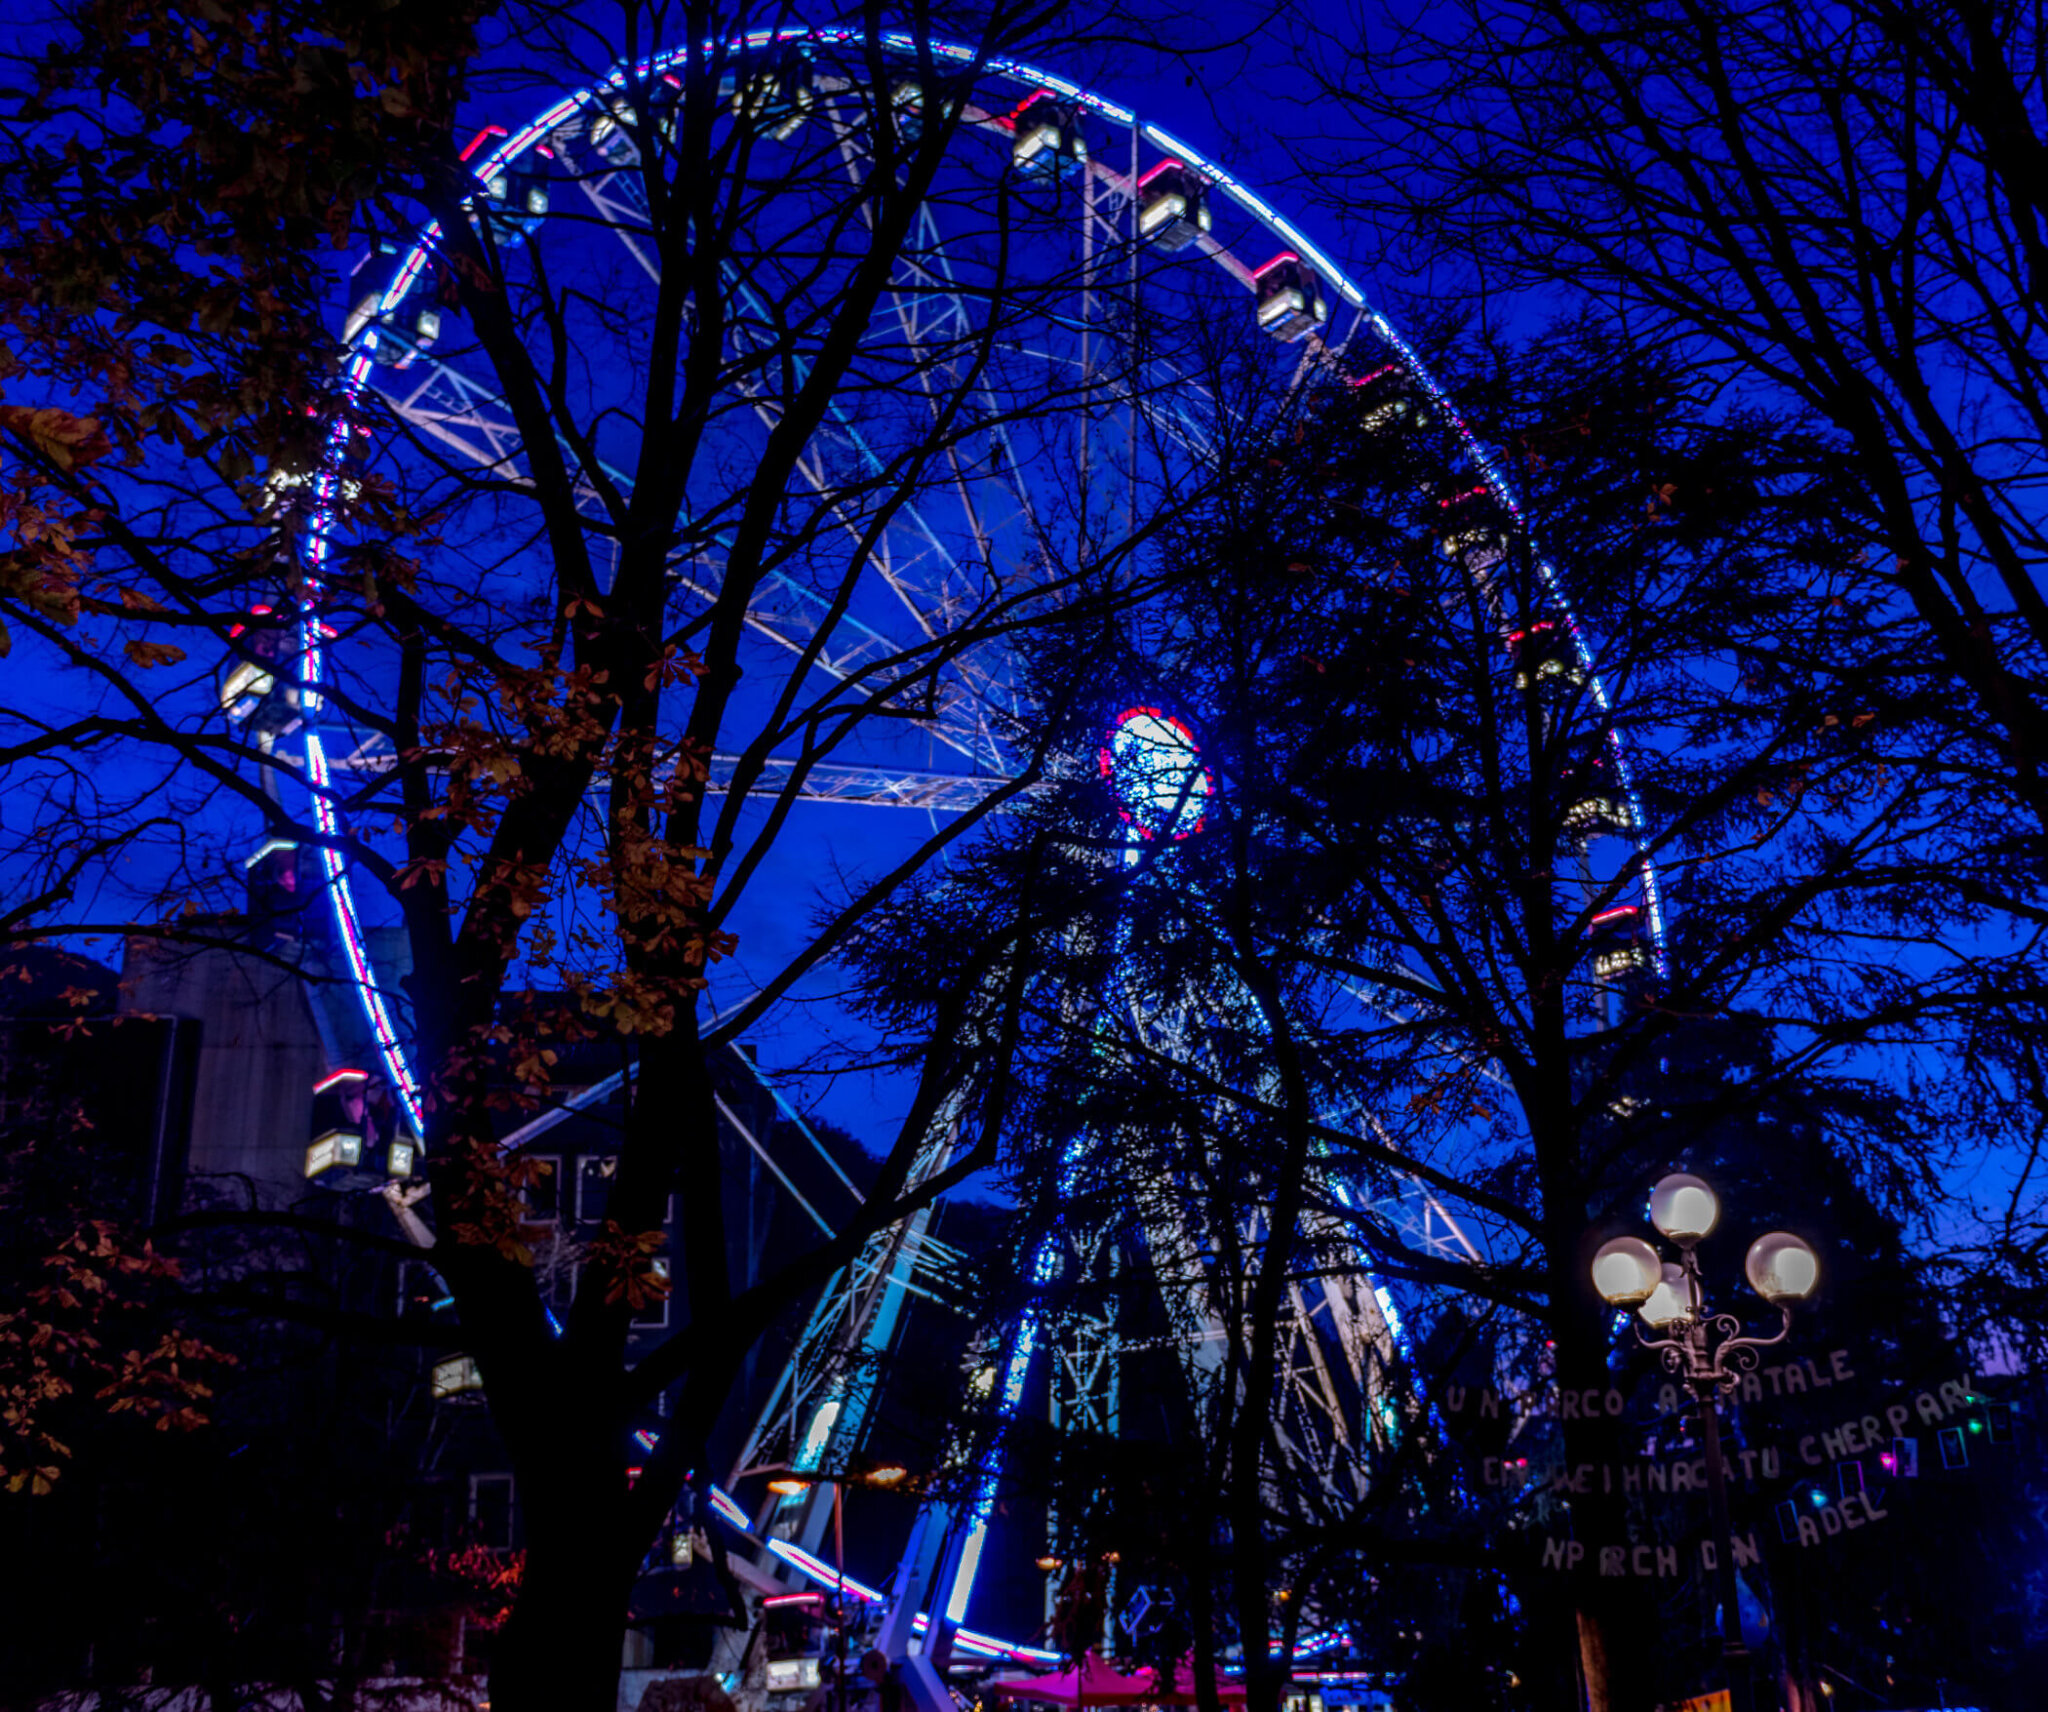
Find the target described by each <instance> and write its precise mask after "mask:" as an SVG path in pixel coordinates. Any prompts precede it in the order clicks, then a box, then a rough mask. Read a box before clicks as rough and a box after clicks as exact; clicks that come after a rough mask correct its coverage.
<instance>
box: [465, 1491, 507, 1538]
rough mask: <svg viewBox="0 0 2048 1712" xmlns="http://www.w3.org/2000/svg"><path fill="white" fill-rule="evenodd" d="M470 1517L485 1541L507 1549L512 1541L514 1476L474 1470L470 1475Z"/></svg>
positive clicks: (478, 1534)
mask: <svg viewBox="0 0 2048 1712" xmlns="http://www.w3.org/2000/svg"><path fill="white" fill-rule="evenodd" d="M469 1519H470V1520H471V1521H472V1522H473V1523H475V1524H476V1537H477V1538H478V1540H480V1541H481V1542H482V1543H483V1544H485V1545H487V1546H491V1547H494V1548H496V1549H498V1550H501V1551H502V1550H505V1549H507V1548H509V1547H510V1546H511V1544H512V1476H511V1475H509V1474H472V1475H471V1476H470V1477H469Z"/></svg>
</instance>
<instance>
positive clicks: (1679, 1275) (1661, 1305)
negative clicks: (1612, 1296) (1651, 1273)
mask: <svg viewBox="0 0 2048 1712" xmlns="http://www.w3.org/2000/svg"><path fill="white" fill-rule="evenodd" d="M1636 1312H1637V1313H1639V1314H1641V1315H1642V1316H1643V1318H1644V1319H1645V1320H1646V1321H1647V1322H1648V1323H1649V1324H1651V1325H1653V1326H1657V1327H1660V1328H1661V1327H1664V1326H1668V1325H1670V1324H1671V1323H1672V1322H1673V1321H1674V1320H1683V1319H1687V1318H1689V1317H1690V1316H1691V1314H1692V1304H1691V1303H1690V1302H1689V1301H1688V1300H1687V1299H1686V1290H1685V1268H1684V1267H1682V1266H1667V1267H1665V1268H1664V1276H1663V1277H1662V1278H1660V1279H1658V1280H1657V1288H1656V1289H1654V1290H1652V1291H1651V1292H1650V1299H1649V1300H1648V1301H1647V1302H1645V1303H1644V1304H1643V1305H1642V1306H1641V1307H1640V1308H1638V1309H1637V1310H1636Z"/></svg>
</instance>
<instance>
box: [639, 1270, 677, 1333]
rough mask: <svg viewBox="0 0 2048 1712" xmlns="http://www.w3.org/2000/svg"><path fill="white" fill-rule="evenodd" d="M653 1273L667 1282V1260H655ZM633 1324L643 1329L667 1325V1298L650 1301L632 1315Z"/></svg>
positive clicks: (648, 1329)
mask: <svg viewBox="0 0 2048 1712" xmlns="http://www.w3.org/2000/svg"><path fill="white" fill-rule="evenodd" d="M654 1273H655V1276H656V1277H657V1278H659V1279H660V1280H661V1281H662V1282H663V1283H664V1284H665V1283H667V1282H668V1262H667V1261H666V1260H656V1261H655V1263H654ZM633 1324H634V1325H635V1326H637V1327H639V1328H640V1329H641V1330H643V1331H653V1330H658V1329H659V1328H660V1327H662V1326H665V1325H667V1324H668V1298H667V1297H666V1296H664V1297H662V1299H661V1300H660V1301H658V1302H650V1303H649V1304H648V1305H647V1306H646V1307H644V1308H642V1309H641V1310H640V1312H639V1313H637V1314H635V1315H634V1316H633Z"/></svg>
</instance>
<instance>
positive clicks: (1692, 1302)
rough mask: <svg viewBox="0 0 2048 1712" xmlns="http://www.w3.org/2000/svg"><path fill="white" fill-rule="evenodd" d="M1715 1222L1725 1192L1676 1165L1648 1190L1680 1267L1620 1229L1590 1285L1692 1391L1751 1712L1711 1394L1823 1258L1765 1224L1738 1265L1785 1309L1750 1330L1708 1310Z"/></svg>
mask: <svg viewBox="0 0 2048 1712" xmlns="http://www.w3.org/2000/svg"><path fill="white" fill-rule="evenodd" d="M1720 1220H1721V1199H1720V1197H1719V1196H1718V1195H1716V1194H1715V1193H1714V1191H1713V1189H1712V1188H1711V1187H1710V1186H1709V1185H1708V1184H1707V1183H1706V1182H1704V1181H1703V1180H1702V1179H1700V1178H1698V1177H1694V1176H1691V1175H1690V1174H1688V1173H1686V1172H1683V1171H1677V1172H1673V1173H1672V1174H1671V1175H1670V1176H1668V1177H1666V1178H1664V1179H1663V1180H1662V1181H1660V1182H1659V1183H1658V1184H1657V1186H1656V1187H1655V1188H1654V1189H1652V1190H1651V1191H1650V1222H1651V1223H1652V1224H1653V1225H1655V1226H1656V1227H1657V1231H1658V1234H1660V1235H1661V1236H1663V1237H1664V1238H1665V1240H1666V1241H1668V1242H1670V1243H1672V1244H1673V1245H1675V1246H1676V1247H1677V1249H1678V1264H1677V1265H1675V1266H1674V1265H1672V1264H1671V1263H1670V1262H1668V1261H1666V1260H1664V1259H1663V1258H1662V1257H1661V1256H1659V1254H1658V1253H1657V1251H1656V1249H1654V1248H1652V1247H1651V1246H1650V1244H1649V1243H1647V1242H1645V1241H1643V1239H1642V1238H1641V1237H1635V1236H1618V1237H1616V1238H1615V1239H1614V1240H1613V1241H1612V1242H1608V1243H1603V1244H1602V1245H1601V1247H1600V1251H1599V1252H1598V1253H1597V1254H1595V1255H1594V1256H1593V1288H1594V1289H1596V1290H1598V1291H1599V1292H1600V1294H1601V1296H1602V1297H1604V1298H1605V1299H1606V1300H1607V1301H1609V1302H1611V1303H1613V1304H1614V1305H1615V1306H1616V1307H1619V1308H1633V1309H1635V1311H1636V1313H1637V1314H1638V1315H1639V1316H1640V1317H1641V1318H1642V1320H1643V1322H1644V1324H1646V1325H1648V1326H1649V1327H1650V1328H1651V1329H1652V1330H1653V1331H1660V1332H1663V1333H1664V1334H1666V1335H1665V1336H1663V1337H1660V1338H1647V1337H1644V1336H1643V1334H1642V1332H1641V1331H1640V1330H1638V1331H1637V1332H1636V1338H1637V1340H1638V1341H1639V1342H1640V1343H1641V1344H1642V1346H1643V1347H1644V1348H1645V1349H1654V1350H1656V1351H1658V1352H1659V1354H1660V1355H1661V1357H1662V1359H1663V1362H1664V1366H1665V1367H1666V1368H1667V1369H1668V1370H1669V1371H1670V1372H1672V1373H1675V1374H1677V1375H1679V1376H1680V1377H1681V1378H1682V1379H1684V1381H1685V1382H1686V1384H1687V1385H1688V1386H1690V1387H1691V1389H1692V1394H1693V1400H1694V1402H1695V1403H1696V1404H1697V1405H1698V1417H1699V1427H1700V1442H1701V1444H1702V1445H1703V1446H1704V1447H1705V1450H1706V1453H1707V1492H1708V1496H1709V1499H1710V1500H1711V1502H1712V1505H1713V1514H1714V1536H1715V1539H1714V1550H1715V1565H1714V1568H1715V1573H1716V1578H1717V1579H1718V1581H1719V1583H1720V1594H1721V1655H1722V1659H1723V1661H1724V1663H1725V1665H1726V1668H1727V1672H1728V1698H1729V1701H1730V1705H1731V1712H1751V1699H1750V1681H1749V1654H1748V1651H1747V1650H1746V1649H1745V1648H1744V1647H1743V1644H1742V1608H1741V1606H1740V1604H1739V1603H1738V1602H1737V1594H1736V1587H1735V1547H1734V1539H1733V1536H1732V1534H1731V1531H1730V1528H1729V1525H1728V1471H1727V1468H1726V1465H1725V1464H1724V1463H1723V1462H1722V1460H1721V1426H1720V1421H1719V1418H1718V1417H1717V1416H1716V1414H1715V1410H1714V1402H1715V1398H1716V1397H1717V1396H1718V1395H1719V1394H1720V1393H1721V1392H1723V1391H1726V1390H1728V1389H1730V1388H1731V1387H1732V1386H1733V1385H1734V1384H1735V1382H1736V1380H1737V1379H1738V1378H1739V1377H1740V1376H1741V1375H1742V1374H1743V1373H1744V1372H1746V1371H1747V1370H1749V1369H1751V1368H1753V1367H1755V1366H1756V1364H1757V1361H1758V1359H1759V1357H1758V1355H1757V1351H1758V1350H1760V1349H1768V1348H1769V1347H1770V1346H1771V1345H1772V1344H1777V1343H1783V1342H1784V1341H1785V1339H1786V1338H1787V1337H1788V1336H1789V1335H1790V1334H1791V1331H1792V1304H1793V1303H1794V1302H1796V1301H1799V1300H1802V1299H1803V1298H1805V1297H1807V1296H1810V1295H1812V1294H1813V1287H1814V1286H1815V1285H1816V1284H1818V1283H1819V1282H1820V1259H1819V1257H1818V1256H1817V1255H1815V1253H1814V1252H1813V1249H1812V1248H1811V1247H1810V1246H1809V1245H1808V1244H1807V1243H1806V1242H1804V1241H1803V1240H1802V1239H1801V1238H1799V1237H1796V1236H1794V1235H1792V1234H1791V1233H1790V1232H1789V1231H1771V1232H1769V1233H1768V1234H1767V1235H1764V1236H1760V1237H1758V1238H1757V1239H1756V1241H1755V1242H1753V1243H1751V1244H1750V1247H1749V1254H1748V1256H1747V1258H1746V1259H1745V1260H1744V1262H1743V1272H1744V1274H1745V1275H1746V1276H1747V1277H1748V1279H1749V1283H1750V1288H1751V1289H1753V1290H1755V1291H1756V1293H1757V1294H1758V1295H1759V1296H1761V1297H1763V1299H1764V1300H1765V1301H1766V1302H1769V1303H1771V1304H1772V1306H1774V1307H1775V1308H1776V1309H1777V1310H1778V1312H1779V1314H1780V1315H1781V1316H1782V1322H1781V1324H1780V1325H1779V1327H1778V1331H1777V1334H1776V1335H1775V1336H1773V1337H1761V1338H1760V1337H1747V1336H1745V1335H1744V1334H1743V1330H1742V1322H1741V1320H1739V1319H1737V1318H1736V1316H1735V1315H1733V1314H1709V1313H1708V1312H1707V1298H1706V1290H1705V1288H1704V1286H1703V1285H1702V1283H1701V1279H1700V1263H1699V1254H1698V1252H1697V1251H1698V1248H1699V1245H1700V1243H1701V1241H1702V1240H1703V1239H1705V1238H1706V1237H1707V1236H1709V1235H1711V1234H1712V1232H1713V1229H1714V1227H1715V1226H1716V1225H1717V1224H1719V1223H1720Z"/></svg>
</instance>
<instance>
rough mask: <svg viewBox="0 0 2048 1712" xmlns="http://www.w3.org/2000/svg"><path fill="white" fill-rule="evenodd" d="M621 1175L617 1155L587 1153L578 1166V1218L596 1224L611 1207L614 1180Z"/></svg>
mask: <svg viewBox="0 0 2048 1712" xmlns="http://www.w3.org/2000/svg"><path fill="white" fill-rule="evenodd" d="M618 1174H619V1156H618V1155H617V1154H616V1153H587V1154H585V1155H584V1156H583V1157H582V1158H581V1159H580V1160H578V1161H577V1166H576V1217H577V1218H578V1219H580V1220H582V1222H583V1223H585V1224H596V1223H598V1222H599V1221H600V1220H601V1219H603V1217H604V1216H605V1209H606V1208H607V1207H609V1206H610V1205H611V1199H612V1180H613V1179H614V1178H615V1177H617V1176H618Z"/></svg>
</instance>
